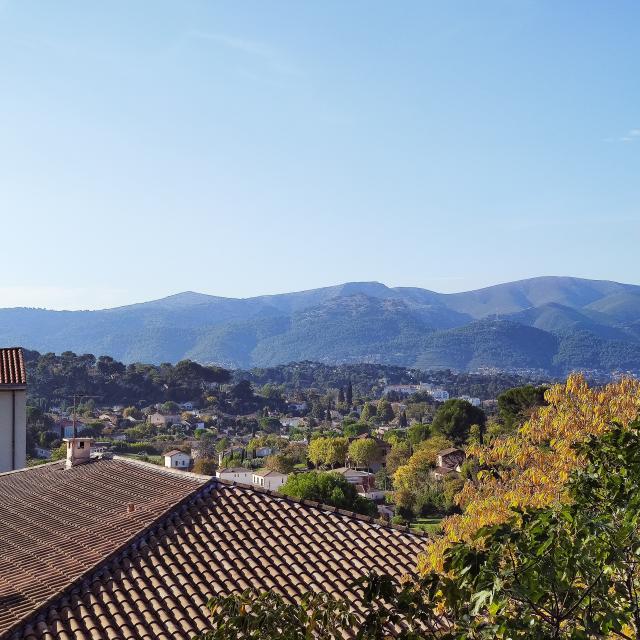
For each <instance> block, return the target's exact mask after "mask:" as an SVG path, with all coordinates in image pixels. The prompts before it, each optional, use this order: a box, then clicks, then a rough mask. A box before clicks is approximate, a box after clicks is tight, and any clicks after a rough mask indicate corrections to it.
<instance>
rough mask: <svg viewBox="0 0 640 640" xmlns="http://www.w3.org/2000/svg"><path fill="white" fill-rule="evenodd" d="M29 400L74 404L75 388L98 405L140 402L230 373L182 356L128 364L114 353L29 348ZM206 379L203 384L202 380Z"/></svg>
mask: <svg viewBox="0 0 640 640" xmlns="http://www.w3.org/2000/svg"><path fill="white" fill-rule="evenodd" d="M25 365H26V368H27V393H28V396H29V403H30V404H32V405H39V406H41V407H42V408H45V409H46V408H48V407H50V406H70V405H71V404H72V398H73V396H74V394H80V395H83V396H90V397H91V398H92V399H93V402H95V404H96V405H97V406H110V405H123V406H127V405H140V406H145V405H149V404H152V403H155V402H165V401H167V400H173V401H176V402H181V401H186V400H193V399H195V398H198V397H200V396H201V395H202V393H203V389H204V386H206V385H207V384H208V383H214V382H217V383H225V382H228V381H230V379H231V374H230V372H229V371H227V370H225V369H221V368H219V367H205V366H202V365H200V364H198V363H196V362H191V361H181V362H178V363H177V364H176V365H175V366H174V365H171V364H162V365H151V364H142V363H132V364H129V365H125V364H123V363H122V362H118V361H117V360H114V359H113V358H111V357H110V356H100V357H98V358H96V357H95V356H93V355H91V354H83V355H76V354H75V353H73V352H70V351H67V352H64V353H62V354H60V355H56V354H53V353H46V354H40V353H38V352H37V351H25ZM203 385H204V386H203Z"/></svg>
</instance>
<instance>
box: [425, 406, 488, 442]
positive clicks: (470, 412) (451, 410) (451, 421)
mask: <svg viewBox="0 0 640 640" xmlns="http://www.w3.org/2000/svg"><path fill="white" fill-rule="evenodd" d="M485 422H486V416H485V415H484V411H482V409H480V408H478V407H474V406H473V405H472V404H471V403H469V402H467V401H466V400H460V399H459V398H452V399H451V400H447V401H446V402H445V403H444V404H443V405H442V406H441V407H440V408H439V409H438V411H437V412H436V415H435V416H434V418H433V423H432V424H431V428H432V429H433V431H434V432H437V433H440V434H442V435H444V436H446V437H447V438H450V439H451V440H453V442H455V443H456V444H464V443H465V442H466V441H467V439H468V437H469V431H470V429H471V425H473V424H478V425H480V426H481V427H484V424H485Z"/></svg>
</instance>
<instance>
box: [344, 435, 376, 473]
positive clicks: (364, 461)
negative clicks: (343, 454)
mask: <svg viewBox="0 0 640 640" xmlns="http://www.w3.org/2000/svg"><path fill="white" fill-rule="evenodd" d="M348 455H349V460H351V462H353V463H354V464H355V465H356V466H358V467H370V466H371V465H373V464H374V463H375V462H378V461H379V460H380V456H381V452H380V446H379V445H378V443H377V442H376V441H375V440H374V439H373V438H359V439H357V440H354V441H353V442H352V443H351V444H350V445H349V453H348Z"/></svg>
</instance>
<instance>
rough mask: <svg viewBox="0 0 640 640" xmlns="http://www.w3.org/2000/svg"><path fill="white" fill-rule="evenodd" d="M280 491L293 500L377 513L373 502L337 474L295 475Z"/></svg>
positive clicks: (366, 513) (309, 473)
mask: <svg viewBox="0 0 640 640" xmlns="http://www.w3.org/2000/svg"><path fill="white" fill-rule="evenodd" d="M278 491H279V492H280V493H282V494H284V495H285V496H289V497H291V498H298V499H302V500H315V501H316V502H321V503H323V504H329V505H333V506H334V507H338V508H340V509H347V510H348V511H355V512H356V513H363V514H365V515H375V514H376V513H377V510H376V507H375V505H374V504H373V502H371V500H367V499H365V498H362V497H361V496H359V495H358V494H357V492H356V488H355V486H354V485H352V484H351V483H349V482H347V481H346V480H345V479H344V478H343V477H342V476H341V475H339V474H337V473H331V472H329V473H323V472H318V471H309V472H307V473H295V474H292V475H290V476H289V477H288V478H287V481H286V482H285V483H284V484H283V485H282V486H281V487H280V489H279V490H278Z"/></svg>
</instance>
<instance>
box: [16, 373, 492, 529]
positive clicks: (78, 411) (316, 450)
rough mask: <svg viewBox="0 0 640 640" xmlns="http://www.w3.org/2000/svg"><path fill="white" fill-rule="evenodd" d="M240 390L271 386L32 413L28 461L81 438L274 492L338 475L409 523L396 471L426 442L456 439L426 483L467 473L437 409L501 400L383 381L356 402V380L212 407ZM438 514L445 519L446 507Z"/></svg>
mask: <svg viewBox="0 0 640 640" xmlns="http://www.w3.org/2000/svg"><path fill="white" fill-rule="evenodd" d="M383 382H384V381H383ZM238 387H240V391H239V389H238ZM240 392H241V393H243V394H244V397H245V400H246V401H248V402H249V403H251V402H253V401H255V399H256V398H259V397H260V396H259V393H261V392H262V393H266V394H267V395H269V393H270V390H269V389H266V390H264V389H262V390H258V391H257V392H256V393H255V394H254V390H253V388H250V385H248V384H247V383H244V382H241V383H238V384H236V385H212V386H211V387H210V388H209V389H208V391H207V393H208V394H209V395H208V396H202V397H199V398H194V399H193V400H188V401H184V402H173V401H167V402H163V403H155V404H153V405H150V406H148V407H144V408H138V407H135V406H129V407H125V406H122V405H114V406H108V407H104V406H99V405H97V404H96V403H95V402H94V401H93V400H91V399H88V398H83V397H78V398H76V399H75V401H76V404H75V405H71V406H67V407H60V406H52V407H49V409H48V410H47V411H46V412H36V418H33V416H32V421H33V420H35V421H36V423H37V425H38V429H39V431H38V433H37V437H36V438H35V439H34V442H33V444H32V448H31V451H30V458H29V460H28V463H29V464H30V465H36V464H39V463H41V462H45V461H51V460H57V459H63V458H64V457H65V456H66V443H65V440H68V439H70V438H81V439H87V440H88V441H89V442H90V450H91V456H93V457H110V456H114V455H115V456H124V457H129V458H131V459H135V460H140V461H143V462H149V463H153V464H157V465H162V466H165V467H170V468H172V469H174V470H180V471H184V472H190V471H191V472H195V473H199V474H205V475H212V476H214V475H215V477H217V478H218V479H220V480H223V481H229V482H235V483H241V484H245V485H251V486H254V487H259V488H262V489H266V490H270V491H282V490H284V491H285V492H286V490H287V488H288V487H290V486H292V484H294V483H292V482H288V480H289V478H290V477H292V476H297V475H300V474H307V473H312V474H331V476H332V478H334V479H335V478H336V476H337V477H339V478H341V479H342V484H341V485H340V486H341V487H344V486H345V485H346V486H348V487H349V489H348V491H350V492H351V491H352V489H353V490H355V492H354V498H357V499H361V500H362V502H361V503H360V509H364V510H365V511H366V512H368V513H375V514H376V516H377V517H380V518H383V519H386V520H394V519H395V520H394V521H402V522H405V521H407V513H408V511H410V510H407V509H402V507H400V509H399V511H400V513H402V514H403V515H402V516H400V515H399V514H398V504H397V503H396V501H395V500H394V495H395V493H396V492H395V491H394V474H395V473H396V471H397V470H398V468H400V467H401V466H403V465H406V464H407V463H408V462H409V461H410V459H411V457H412V455H413V454H414V453H417V452H418V451H419V450H420V448H421V446H422V445H424V443H425V442H429V441H433V444H435V445H436V446H437V444H438V443H439V442H441V443H442V444H443V445H448V446H443V447H442V448H437V450H432V451H431V454H430V455H431V461H430V463H429V466H430V470H429V473H428V474H427V475H426V476H425V477H424V480H425V481H428V482H429V483H433V484H434V485H435V486H441V487H444V486H445V484H451V482H452V481H453V482H455V481H457V480H459V478H460V476H461V469H462V465H463V463H464V460H465V454H464V448H463V444H464V442H463V441H462V440H460V439H457V440H454V439H450V440H447V439H444V438H443V437H442V435H440V436H437V435H436V434H435V433H434V434H432V433H431V429H430V427H429V423H430V422H431V421H432V420H433V418H434V416H435V415H436V413H437V411H438V408H439V407H441V406H442V405H443V403H447V402H449V403H451V402H459V403H464V404H465V405H469V406H470V407H472V408H473V409H476V410H477V411H482V409H480V407H482V408H483V409H484V410H485V411H487V412H488V413H491V412H492V411H494V410H495V406H496V401H483V402H481V401H480V399H479V398H472V397H469V396H464V397H461V398H457V399H453V398H449V393H448V392H447V391H446V390H445V389H441V388H434V387H433V386H432V385H427V384H423V383H417V384H412V385H406V384H405V385H400V384H395V385H394V384H388V385H385V386H384V388H383V393H382V397H381V398H380V399H378V400H368V399H361V398H354V397H353V390H352V389H351V388H350V385H349V386H347V388H345V389H339V390H337V391H336V393H335V394H334V397H333V398H332V397H326V396H325V397H323V398H321V399H318V398H317V397H312V396H311V394H301V393H299V392H297V393H295V394H291V395H290V396H289V397H278V401H277V403H276V404H277V406H278V409H277V410H276V409H270V408H268V406H266V405H265V406H264V407H263V408H261V409H258V410H256V411H255V412H252V413H250V414H245V415H241V416H234V415H230V414H228V413H225V412H223V411H220V410H219V409H216V408H214V407H213V406H212V402H211V400H212V395H211V394H215V395H216V397H217V398H218V399H219V398H221V397H224V396H225V395H233V394H234V393H235V394H236V395H237V394H238V393H240ZM271 395H273V394H271ZM207 398H208V399H209V401H207ZM272 404H273V403H272ZM218 406H220V405H219V403H218ZM43 425H46V427H43ZM431 436H434V437H431ZM300 497H304V496H302V495H301V496H300ZM307 497H314V496H313V495H312V496H307ZM315 497H317V496H315ZM343 506H350V507H353V506H354V503H353V501H349V504H347V503H345V504H344V505H343ZM450 506H451V505H450ZM423 511H424V510H423ZM427 511H428V509H427ZM431 511H433V512H434V513H435V514H436V515H444V513H446V511H447V509H446V508H445V509H440V511H441V513H439V514H438V511H439V509H438V508H437V506H434V508H433V509H431ZM411 519H412V518H409V520H411Z"/></svg>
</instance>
